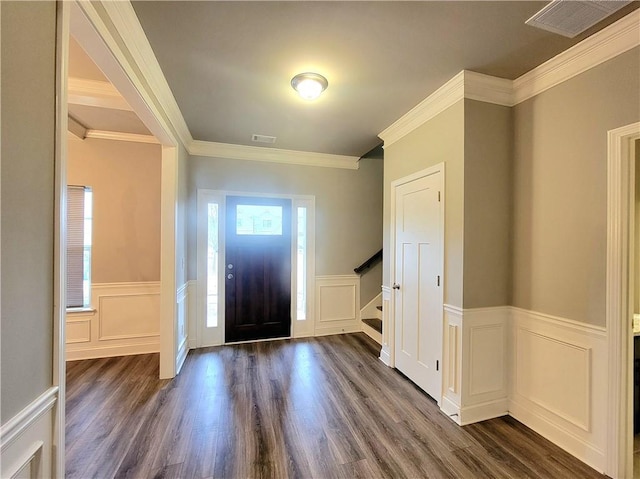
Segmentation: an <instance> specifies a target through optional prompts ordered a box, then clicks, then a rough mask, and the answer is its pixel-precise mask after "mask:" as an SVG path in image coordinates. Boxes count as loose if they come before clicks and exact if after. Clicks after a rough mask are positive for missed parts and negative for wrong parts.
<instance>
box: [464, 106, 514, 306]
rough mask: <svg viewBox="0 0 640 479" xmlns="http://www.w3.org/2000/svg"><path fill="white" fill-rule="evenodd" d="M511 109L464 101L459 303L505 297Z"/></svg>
mask: <svg viewBox="0 0 640 479" xmlns="http://www.w3.org/2000/svg"><path fill="white" fill-rule="evenodd" d="M512 125H513V121H512V115H511V108H509V107H505V106H500V105H494V104H490V103H484V102H479V101H474V100H465V106H464V281H463V284H464V286H463V288H464V301H463V306H464V307H465V308H482V307H489V306H504V305H506V304H510V300H511V294H510V293H511V201H510V200H511V182H512V155H513V149H512V137H513V129H512Z"/></svg>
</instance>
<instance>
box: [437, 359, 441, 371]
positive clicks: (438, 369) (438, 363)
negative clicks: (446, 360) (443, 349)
mask: <svg viewBox="0 0 640 479" xmlns="http://www.w3.org/2000/svg"><path fill="white" fill-rule="evenodd" d="M436 371H440V360H439V359H436Z"/></svg>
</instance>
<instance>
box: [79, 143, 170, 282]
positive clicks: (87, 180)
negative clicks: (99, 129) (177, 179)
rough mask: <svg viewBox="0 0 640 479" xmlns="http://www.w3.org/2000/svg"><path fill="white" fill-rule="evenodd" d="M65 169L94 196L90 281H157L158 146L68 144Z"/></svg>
mask: <svg viewBox="0 0 640 479" xmlns="http://www.w3.org/2000/svg"><path fill="white" fill-rule="evenodd" d="M67 165H68V166H67V182H68V184H70V185H79V186H90V187H91V188H92V190H93V246H92V251H91V252H92V258H91V260H92V265H91V276H92V277H91V281H92V282H93V283H121V282H132V283H135V282H142V281H160V175H161V149H160V146H159V145H153V144H145V143H132V142H127V141H113V140H98V139H91V138H87V139H85V140H79V139H71V140H69V158H68V163H67Z"/></svg>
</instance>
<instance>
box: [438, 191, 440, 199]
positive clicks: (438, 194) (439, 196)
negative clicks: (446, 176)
mask: <svg viewBox="0 0 640 479" xmlns="http://www.w3.org/2000/svg"><path fill="white" fill-rule="evenodd" d="M438 201H440V192H439V191H438Z"/></svg>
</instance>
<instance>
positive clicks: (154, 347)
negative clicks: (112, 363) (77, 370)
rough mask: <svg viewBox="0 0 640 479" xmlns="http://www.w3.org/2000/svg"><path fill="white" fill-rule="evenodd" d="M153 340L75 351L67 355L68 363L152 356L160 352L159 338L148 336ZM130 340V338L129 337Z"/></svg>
mask: <svg viewBox="0 0 640 479" xmlns="http://www.w3.org/2000/svg"><path fill="white" fill-rule="evenodd" d="M147 337H148V338H151V339H153V341H151V342H147V343H127V344H117V345H113V346H98V347H90V348H81V349H74V350H73V351H69V352H68V353H67V361H79V360H82V359H97V358H112V357H116V356H136V355H138V354H150V353H158V352H160V346H159V344H158V336H157V335H156V336H153V337H152V336H147ZM127 338H129V337H127Z"/></svg>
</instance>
